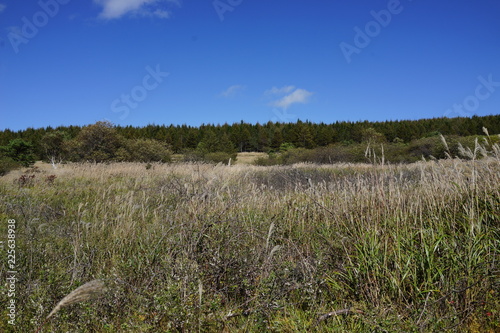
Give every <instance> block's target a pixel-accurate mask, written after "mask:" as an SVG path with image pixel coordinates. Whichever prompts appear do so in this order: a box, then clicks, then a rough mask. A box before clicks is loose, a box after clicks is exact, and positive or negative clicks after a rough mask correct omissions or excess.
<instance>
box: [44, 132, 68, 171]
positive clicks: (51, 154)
mask: <svg viewBox="0 0 500 333" xmlns="http://www.w3.org/2000/svg"><path fill="white" fill-rule="evenodd" d="M66 137H67V134H66V133H65V132H63V131H54V132H49V133H46V134H45V135H44V136H43V137H42V138H41V140H40V141H41V142H40V145H41V147H42V149H43V152H44V156H45V158H46V159H47V160H48V161H50V162H51V163H52V165H55V163H60V162H62V160H63V158H64V157H65V155H66V149H65V148H66V147H65V144H64V142H65V140H66Z"/></svg>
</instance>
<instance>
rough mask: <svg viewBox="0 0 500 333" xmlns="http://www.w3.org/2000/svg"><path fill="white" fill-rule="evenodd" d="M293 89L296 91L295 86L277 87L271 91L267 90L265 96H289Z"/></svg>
mask: <svg viewBox="0 0 500 333" xmlns="http://www.w3.org/2000/svg"><path fill="white" fill-rule="evenodd" d="M293 89H295V87H294V86H284V87H282V88H277V87H272V88H271V89H269V90H266V92H265V93H264V94H266V95H282V94H288V93H289V92H291V91H292V90H293Z"/></svg>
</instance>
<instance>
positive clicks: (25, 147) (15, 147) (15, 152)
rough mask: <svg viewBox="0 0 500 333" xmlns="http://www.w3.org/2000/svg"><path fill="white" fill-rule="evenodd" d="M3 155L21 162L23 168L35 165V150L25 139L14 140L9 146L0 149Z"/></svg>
mask: <svg viewBox="0 0 500 333" xmlns="http://www.w3.org/2000/svg"><path fill="white" fill-rule="evenodd" d="M0 149H1V151H2V152H3V155H4V156H6V157H8V158H11V159H12V160H13V161H15V162H19V163H20V164H21V165H23V166H26V167H27V166H30V165H33V164H34V163H35V154H34V148H33V145H32V144H31V142H27V141H24V140H23V139H14V140H11V141H10V142H9V144H8V145H7V146H3V147H0Z"/></svg>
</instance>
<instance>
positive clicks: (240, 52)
mask: <svg viewBox="0 0 500 333" xmlns="http://www.w3.org/2000/svg"><path fill="white" fill-rule="evenodd" d="M499 17H500V2H499V1H498V0H474V1H472V0H453V1H451V0H449V1H437V0H401V1H397V0H390V1H377V0H370V1H368V0H362V1H361V0H359V1H356V0H353V1H334V0H331V1H325V0H307V1H306V0H286V1H285V0H275V1H264V0H252V1H250V0H215V1H214V0H197V1H193V0H41V1H28V0H27V1H22V2H21V1H19V0H0V130H1V129H5V128H9V129H12V130H20V129H25V128H27V127H35V128H38V127H45V126H53V127H56V126H59V125H86V124H91V123H94V122H96V121H99V120H109V121H111V122H112V123H114V124H117V125H133V126H144V125H147V124H167V125H169V124H188V125H193V126H198V125H200V124H202V123H214V124H218V123H220V124H223V123H225V122H227V123H233V122H239V121H241V120H243V121H245V122H250V123H256V122H260V123H265V122H267V121H270V120H271V121H281V122H290V121H292V122H294V121H296V120H297V119H301V120H310V121H313V122H327V123H329V122H335V121H337V120H339V121H342V120H350V121H358V120H370V121H376V120H380V121H383V120H397V119H420V118H433V117H442V116H449V117H456V116H472V115H489V114H498V113H500V19H499Z"/></svg>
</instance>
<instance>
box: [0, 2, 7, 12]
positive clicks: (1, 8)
mask: <svg viewBox="0 0 500 333" xmlns="http://www.w3.org/2000/svg"><path fill="white" fill-rule="evenodd" d="M5 8H7V6H6V5H4V4H3V3H0V13H1V12H3V11H4V10H5Z"/></svg>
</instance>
